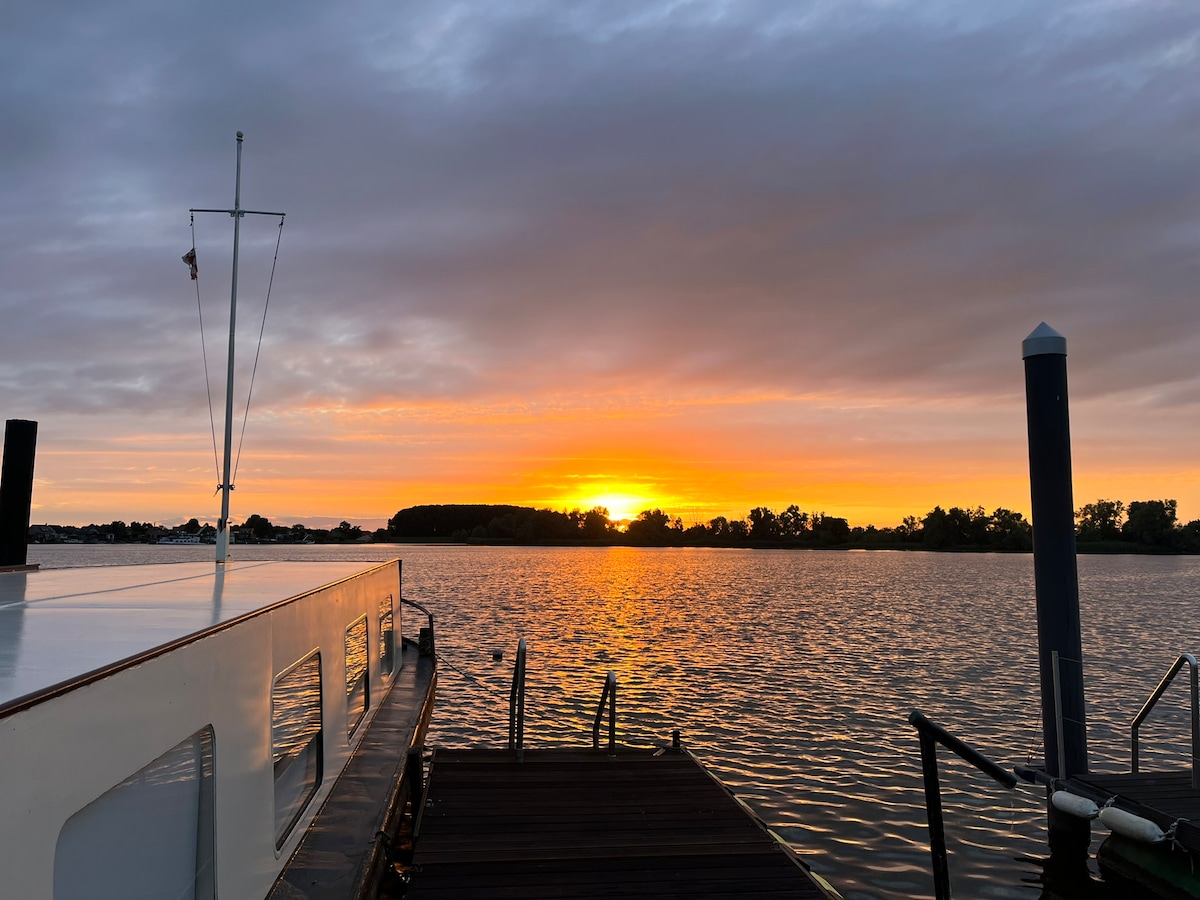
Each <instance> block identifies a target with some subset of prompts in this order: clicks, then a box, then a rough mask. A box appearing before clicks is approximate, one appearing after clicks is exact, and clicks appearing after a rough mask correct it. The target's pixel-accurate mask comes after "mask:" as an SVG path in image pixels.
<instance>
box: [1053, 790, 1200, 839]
mask: <svg viewBox="0 0 1200 900" xmlns="http://www.w3.org/2000/svg"><path fill="white" fill-rule="evenodd" d="M1069 787H1070V788H1071V789H1072V790H1074V791H1075V792H1076V793H1080V794H1086V795H1087V796H1091V797H1093V798H1095V799H1097V800H1099V801H1103V800H1104V799H1106V798H1107V797H1110V796H1113V795H1115V796H1116V797H1117V801H1118V802H1117V805H1118V806H1120V807H1121V808H1122V809H1125V810H1128V811H1129V812H1131V813H1134V814H1136V815H1139V816H1141V817H1142V818H1144V819H1149V820H1150V821H1151V822H1154V823H1155V824H1156V825H1158V827H1159V828H1161V829H1162V830H1163V831H1164V832H1165V831H1167V829H1169V828H1170V827H1171V825H1172V824H1173V823H1175V822H1177V821H1178V822H1179V825H1178V828H1177V829H1176V834H1175V839H1176V840H1177V841H1178V842H1179V843H1180V844H1181V845H1182V846H1183V847H1184V848H1185V849H1187V850H1190V851H1191V852H1193V853H1196V852H1200V790H1197V789H1196V788H1194V787H1192V773H1191V770H1190V769H1185V770H1182V771H1180V770H1174V771H1163V772H1138V773H1136V774H1134V773H1124V774H1105V773H1099V772H1090V773H1088V774H1087V775H1075V776H1073V777H1072V778H1071V779H1070V782H1069ZM1180 820H1185V821H1180Z"/></svg>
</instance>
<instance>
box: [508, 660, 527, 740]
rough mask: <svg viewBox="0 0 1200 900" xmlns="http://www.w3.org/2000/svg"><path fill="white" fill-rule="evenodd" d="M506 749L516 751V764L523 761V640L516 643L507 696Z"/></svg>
mask: <svg viewBox="0 0 1200 900" xmlns="http://www.w3.org/2000/svg"><path fill="white" fill-rule="evenodd" d="M508 749H509V750H516V751H517V762H524V761H525V638H521V640H520V641H518V642H517V661H516V663H515V664H514V665H513V677H512V690H511V691H510V692H509V695H508Z"/></svg>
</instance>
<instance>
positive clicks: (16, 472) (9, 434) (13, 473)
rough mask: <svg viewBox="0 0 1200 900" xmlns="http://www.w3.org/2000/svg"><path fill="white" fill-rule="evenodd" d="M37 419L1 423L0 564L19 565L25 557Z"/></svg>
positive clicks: (24, 562)
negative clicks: (2, 444)
mask: <svg viewBox="0 0 1200 900" xmlns="http://www.w3.org/2000/svg"><path fill="white" fill-rule="evenodd" d="M36 449H37V422H30V421H28V420H27V419H9V420H8V421H7V422H6V423H5V424H4V462H3V466H2V468H0V566H23V565H25V564H26V562H27V561H28V559H29V554H28V548H29V511H30V509H31V508H32V506H33V458H34V453H35V451H36Z"/></svg>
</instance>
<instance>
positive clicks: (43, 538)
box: [29, 525, 63, 544]
mask: <svg viewBox="0 0 1200 900" xmlns="http://www.w3.org/2000/svg"><path fill="white" fill-rule="evenodd" d="M62 542H63V536H62V535H61V534H59V533H58V528H56V527H55V526H53V525H30V526H29V543H31V544H61V543H62Z"/></svg>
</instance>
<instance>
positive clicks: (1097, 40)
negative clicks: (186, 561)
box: [0, 0, 1200, 528]
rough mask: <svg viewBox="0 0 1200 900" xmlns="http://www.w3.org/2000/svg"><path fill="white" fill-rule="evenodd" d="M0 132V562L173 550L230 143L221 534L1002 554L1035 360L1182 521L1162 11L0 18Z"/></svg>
mask: <svg viewBox="0 0 1200 900" xmlns="http://www.w3.org/2000/svg"><path fill="white" fill-rule="evenodd" d="M0 123H2V124H0V416H3V418H5V419H11V418H24V419H33V420H36V421H37V422H38V423H39V426H38V428H39V430H38V448H37V453H38V455H37V463H36V469H35V475H36V478H35V487H34V498H33V503H34V508H33V513H32V521H33V522H35V523H41V522H51V523H63V524H67V523H74V524H87V523H89V522H94V523H104V522H109V521H112V520H114V519H120V520H123V521H127V522H128V521H135V520H136V521H152V522H156V523H162V524H167V525H170V524H177V523H180V522H183V521H184V520H186V519H188V518H191V517H193V516H195V517H197V518H198V519H199V520H200V521H202V522H205V521H209V522H215V521H216V519H217V517H218V515H219V509H220V503H219V498H217V497H216V496H215V489H216V486H217V485H218V484H219V483H220V481H221V477H220V475H219V469H218V462H219V460H218V456H219V453H218V449H217V447H216V446H215V443H214V426H213V424H212V423H213V421H214V420H215V430H216V443H219V442H220V430H221V423H222V417H223V415H224V406H223V403H224V393H225V375H224V371H225V353H226V349H227V343H228V328H229V326H228V316H229V300H230V296H229V295H230V272H231V257H232V245H233V227H232V218H231V217H230V216H228V215H224V214H196V216H195V247H196V251H197V257H198V268H199V279H198V280H197V281H196V282H192V281H191V280H190V279H189V277H188V270H187V268H186V266H185V265H184V264H183V263H182V262H181V260H180V257H181V255H182V254H183V253H185V252H186V251H187V250H188V249H189V248H190V247H191V246H192V245H193V237H192V230H191V225H190V221H189V213H188V210H189V209H190V208H217V209H228V208H232V206H233V200H234V196H233V194H234V177H235V168H236V142H235V132H237V131H239V130H241V131H243V132H244V133H245V141H244V145H243V155H242V195H241V205H242V208H244V209H250V210H262V211H268V212H275V211H282V212H285V213H286V219H285V221H284V225H283V228H282V232H281V231H280V229H279V220H278V219H277V218H273V217H270V216H254V215H248V216H246V217H245V218H244V219H243V220H242V228H241V248H240V278H239V287H238V306H237V318H236V321H237V351H238V353H237V359H238V362H237V375H236V377H235V394H236V396H237V403H236V406H237V416H236V420H237V426H236V432H237V433H236V434H235V440H234V447H235V452H237V450H238V448H239V447H240V453H239V454H238V457H237V458H238V465H237V472H236V478H235V479H234V483H235V486H236V487H235V491H234V494H233V499H232V507H231V517H232V519H233V520H234V521H235V522H239V521H242V520H244V519H245V518H246V517H248V516H249V515H251V514H258V515H263V516H266V517H267V518H269V519H271V520H272V521H274V522H276V523H277V524H293V523H296V522H303V523H306V524H309V525H320V524H336V523H337V522H338V521H341V520H343V519H345V520H348V521H350V522H352V523H354V524H358V525H362V526H364V527H370V528H373V527H378V526H381V525H383V524H384V523H385V522H386V520H387V519H388V517H390V516H392V515H394V514H395V513H396V511H397V510H399V509H402V508H405V507H408V506H413V505H417V504H424V503H516V504H521V505H527V506H535V507H539V508H551V509H559V510H563V509H566V510H569V509H572V508H580V509H585V510H586V509H590V508H592V507H593V506H596V505H601V506H605V507H607V508H608V509H609V510H610V513H611V514H612V515H613V517H614V518H621V517H625V516H629V515H634V514H636V513H637V512H638V511H640V510H642V509H647V508H651V507H659V508H662V509H664V510H667V511H669V512H670V513H671V514H672V515H676V516H678V517H680V518H681V519H683V521H684V522H685V523H686V524H689V525H690V524H692V523H693V522H697V521H699V522H705V521H708V520H709V519H711V518H713V517H714V516H718V515H725V516H730V517H739V518H740V517H742V516H744V515H746V513H747V512H748V511H749V510H750V509H751V508H753V507H756V506H766V507H770V508H772V509H775V510H782V509H783V508H785V507H786V506H788V505H790V504H793V503H794V504H796V505H798V506H799V507H800V508H801V509H804V510H806V511H812V512H824V513H826V514H828V515H834V516H843V517H845V518H847V519H848V520H849V521H850V524H851V525H867V524H875V525H878V526H880V527H884V526H890V525H895V524H897V523H898V522H900V520H901V519H902V518H903V517H905V516H907V515H916V516H918V517H920V516H922V515H924V514H925V513H926V512H928V511H929V510H930V509H932V508H933V507H934V506H935V505H941V506H943V507H946V508H948V507H950V506H962V507H975V506H983V507H985V509H986V510H987V511H989V512H990V511H991V510H993V509H995V508H998V507H1006V508H1009V509H1015V510H1019V511H1021V512H1023V513H1025V514H1026V515H1028V514H1029V507H1030V503H1029V484H1028V473H1029V467H1028V450H1027V433H1026V421H1025V409H1024V368H1023V363H1022V360H1021V341H1022V340H1023V339H1024V338H1025V337H1026V336H1027V335H1028V334H1029V333H1030V332H1031V331H1033V330H1034V329H1035V328H1036V327H1037V326H1038V324H1039V323H1041V322H1043V321H1044V322H1046V323H1048V324H1049V325H1051V326H1052V327H1053V328H1055V329H1056V330H1058V331H1059V332H1061V333H1062V334H1063V335H1065V337H1066V339H1067V346H1068V367H1069V376H1068V377H1069V383H1070V403H1071V406H1070V415H1071V437H1072V452H1073V474H1074V497H1075V503H1076V506H1081V505H1082V504H1084V503H1088V502H1092V501H1094V500H1096V499H1099V498H1107V499H1120V500H1123V501H1125V502H1129V501H1132V500H1147V499H1164V498H1174V499H1177V500H1178V503H1179V516H1180V519H1181V521H1188V520H1191V519H1195V518H1200V462H1198V457H1200V415H1198V413H1200V302H1198V301H1200V252H1198V251H1200V4H1197V3H1195V2H1194V0H1178V2H1172V0H1162V2H1155V0H1144V2H1132V0H1079V2H1075V0H1049V2H1047V0H1029V2H1026V0H1018V2H1012V0H987V2H971V0H954V2H949V0H947V2H904V0H872V2H860V0H788V2H768V0H761V2H758V0H747V2H715V0H714V2H701V0H697V2H686V0H676V2H657V0H639V2H623V0H602V2H569V0H529V2H508V0H488V2H423V0H412V2H405V3H395V2H370V0H361V2H360V0H351V2H346V3H337V4H332V3H327V2H310V0H289V2H287V3H282V2H262V3H245V2H242V0H237V2H230V0H215V2H211V3H206V4H203V5H197V4H195V3H178V2H171V0H107V2H105V3H102V4H99V3H94V2H70V0H64V2H56V3H37V2H33V0H16V2H15V3H9V4H6V5H5V6H4V8H3V11H0ZM277 238H278V239H279V252H278V260H277V263H276V264H275V269H274V277H273V280H272V278H271V272H272V263H273V260H275V250H276V240H277ZM268 282H270V302H269V305H268V304H267V303H266V301H267V295H268ZM264 307H265V311H266V316H265V322H264V318H263V317H264ZM201 324H203V339H202V336H201V334H202V329H201ZM260 331H261V333H262V336H263V337H262V342H261V349H260V350H259V352H258V354H257V366H255V360H256V348H258V347H259V334H260ZM206 367H207V378H206ZM252 371H253V372H254V383H253V393H252V394H250V395H249V396H250V412H249V416H248V419H246V420H245V421H246V424H245V427H244V432H243V431H242V421H243V414H244V409H245V406H246V402H247V396H248V394H247V391H248V390H249V387H250V376H251V373H252ZM210 394H211V407H210V401H209V396H210ZM210 409H211V414H210ZM243 434H244V438H243V437H241V435H243Z"/></svg>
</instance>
